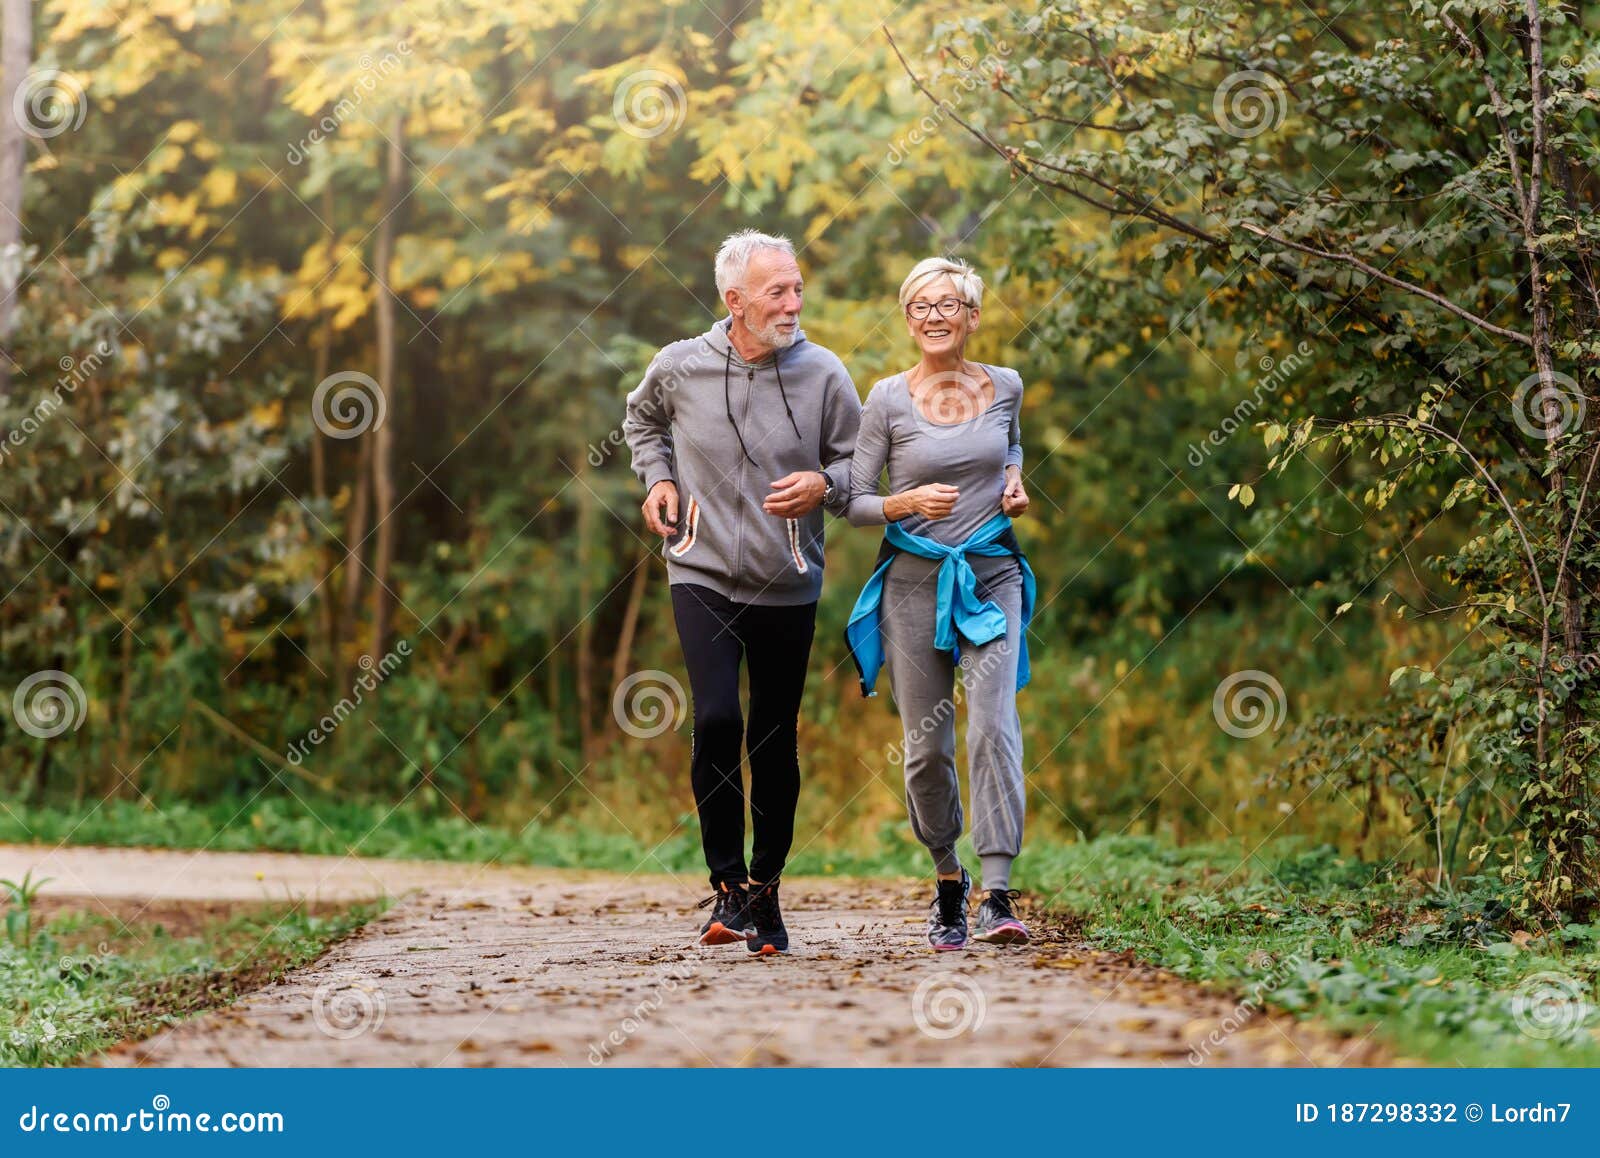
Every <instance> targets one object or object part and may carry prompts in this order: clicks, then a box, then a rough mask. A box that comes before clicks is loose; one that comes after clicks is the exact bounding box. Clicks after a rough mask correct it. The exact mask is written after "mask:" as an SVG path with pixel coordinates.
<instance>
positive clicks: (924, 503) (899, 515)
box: [883, 483, 961, 522]
mask: <svg viewBox="0 0 1600 1158" xmlns="http://www.w3.org/2000/svg"><path fill="white" fill-rule="evenodd" d="M960 495H961V490H960V488H959V487H953V486H951V485H950V484H949V483H929V484H928V485H927V486H921V487H913V488H912V489H911V490H908V491H901V492H900V493H899V494H897V495H890V496H889V497H888V498H887V499H885V500H884V501H883V513H884V516H885V517H886V518H888V519H889V521H890V522H895V521H896V520H899V519H903V518H905V517H906V516H907V515H921V516H922V517H923V518H925V519H943V518H948V517H949V515H950V512H951V511H952V510H954V509H955V505H956V499H957V498H958V497H960Z"/></svg>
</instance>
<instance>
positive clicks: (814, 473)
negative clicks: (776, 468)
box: [761, 470, 828, 519]
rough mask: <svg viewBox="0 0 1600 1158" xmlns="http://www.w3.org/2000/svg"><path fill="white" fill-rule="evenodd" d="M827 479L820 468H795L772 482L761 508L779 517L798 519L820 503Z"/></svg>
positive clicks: (826, 487) (825, 489)
mask: <svg viewBox="0 0 1600 1158" xmlns="http://www.w3.org/2000/svg"><path fill="white" fill-rule="evenodd" d="M827 489H828V480H827V478H826V477H825V476H824V475H823V473H822V472H821V471H820V470H797V471H795V472H794V473H793V474H786V475H784V476H783V477H782V478H780V479H779V480H778V481H777V482H775V483H773V484H772V493H771V494H770V495H768V496H767V497H766V500H765V501H764V502H763V503H762V504H761V509H762V510H764V511H766V512H767V514H769V515H776V516H777V517H778V518H780V519H798V518H799V517H800V516H801V515H809V514H810V513H811V512H812V511H814V510H816V509H817V508H818V507H819V506H821V505H822V496H823V493H824V492H826V491H827Z"/></svg>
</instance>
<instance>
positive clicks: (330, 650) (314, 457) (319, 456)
mask: <svg viewBox="0 0 1600 1158" xmlns="http://www.w3.org/2000/svg"><path fill="white" fill-rule="evenodd" d="M322 220H323V222H324V223H325V224H326V225H327V227H328V246H329V250H330V254H331V251H332V247H333V185H332V184H331V183H329V184H327V185H324V186H323V187H322ZM317 329H318V333H317V360H316V371H315V378H316V380H317V381H318V382H322V381H324V380H325V379H326V378H327V377H328V367H329V363H330V361H331V360H332V357H333V314H332V312H330V311H326V310H325V311H323V315H322V323H321V325H319V326H318V328H317ZM311 494H312V497H313V498H315V499H316V500H317V504H318V505H319V506H321V505H322V504H323V503H324V502H325V501H326V500H327V498H328V437H327V435H325V434H323V433H322V428H321V427H320V426H318V425H317V424H316V423H312V424H311ZM319 556H320V562H319V563H318V564H317V569H318V570H319V571H320V572H321V574H322V576H323V580H322V586H321V588H320V590H319V591H318V592H317V613H318V616H319V619H320V626H321V629H322V653H323V656H324V657H325V662H326V663H327V665H328V670H327V673H326V674H325V676H324V678H325V679H326V680H328V681H329V688H328V690H329V692H330V693H332V694H334V695H338V694H340V693H339V692H337V691H336V690H335V689H337V688H338V687H340V685H339V684H337V683H333V682H332V681H334V680H336V679H338V678H340V675H341V673H340V671H339V615H338V606H337V604H336V603H335V600H334V578H333V573H334V571H335V569H336V568H337V567H338V563H337V562H336V560H335V553H334V550H333V547H332V546H331V545H329V546H325V547H323V549H322V550H321V551H320V552H319Z"/></svg>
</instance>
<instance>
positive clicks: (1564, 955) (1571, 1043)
mask: <svg viewBox="0 0 1600 1158" xmlns="http://www.w3.org/2000/svg"><path fill="white" fill-rule="evenodd" d="M308 804H309V805H310V806H311V807H312V808H314V810H315V813H314V815H313V814H312V812H311V811H309V810H308V807H307V805H308ZM69 837H70V840H71V842H72V843H80V844H88V843H97V844H115V845H156V846H165V847H178V848H200V847H210V848H213V849H235V850H251V849H275V850H283V851H303V852H312V853H331V854H343V853H347V852H355V853H360V854H361V855H366V856H386V857H417V858H434V859H443V860H464V861H474V862H485V861H497V862H499V863H504V864H538V865H550V866H556V867H583V868H590V869H612V870H617V871H622V872H627V871H632V870H634V869H636V868H640V867H642V868H643V869H644V870H645V871H671V872H673V873H678V874H681V875H685V876H687V877H690V878H691V879H695V880H699V879H702V876H703V872H704V869H703V866H702V865H701V861H700V849H699V836H698V829H697V828H696V827H695V825H694V823H693V819H692V817H686V818H684V823H683V824H682V825H680V827H679V830H678V831H677V832H676V833H674V834H673V835H672V836H670V837H669V838H668V839H667V840H665V841H664V842H663V843H661V844H659V845H657V846H654V847H650V846H645V845H641V844H640V843H639V842H637V841H635V840H634V839H632V838H631V837H628V836H626V835H622V834H616V833H603V832H596V831H592V830H583V829H577V828H573V827H568V826H564V825H561V824H551V825H540V824H533V825H529V826H527V827H525V828H523V829H522V830H521V831H520V832H512V831H509V830H503V829H498V828H485V827H479V826H475V825H472V824H471V823H469V822H467V821H466V820H464V819H462V818H460V817H458V816H446V817H437V816H429V815H426V814H424V813H422V812H421V811H418V810H412V809H401V810H399V811H395V812H393V813H391V812H390V811H389V808H388V807H387V806H386V805H382V804H378V803H359V802H353V801H331V800H330V801H324V800H316V801H310V802H301V801H297V800H293V799H284V798H276V797H274V798H262V799H260V800H258V801H256V802H255V803H254V804H253V805H252V806H251V807H250V808H248V809H242V808H241V807H240V806H239V805H238V804H215V805H208V806H196V805H174V806H170V807H166V808H163V809H162V810H161V811H159V812H157V811H154V810H150V809H146V808H142V807H139V806H136V805H133V804H129V803H126V802H110V803H107V804H105V805H103V806H102V807H100V808H99V809H97V810H95V811H94V812H93V813H91V814H90V815H89V816H87V817H83V816H81V815H80V814H78V813H77V812H74V811H71V810H68V809H63V808H49V807H46V808H23V807H22V806H20V805H15V804H12V805H9V806H8V807H6V808H0V840H8V841H22V840H36V841H40V842H44V843H49V844H55V843H59V842H61V841H64V840H67V839H69ZM859 844H860V846H861V847H866V848H870V849H871V850H872V851H871V852H869V853H860V852H848V851H840V850H835V849H829V850H822V849H816V848H807V849H803V850H801V851H800V852H799V853H798V855H797V856H796V857H795V858H794V860H793V861H792V863H791V865H790V868H789V872H790V873H791V874H792V875H810V874H821V875H827V874H844V875H852V876H918V877H920V876H924V875H926V874H927V862H926V854H925V853H924V852H923V850H922V849H921V848H920V847H918V846H916V845H915V844H914V843H913V842H912V841H911V840H910V838H909V835H908V833H907V829H906V826H905V825H904V824H897V825H885V826H884V827H883V828H882V829H881V830H880V831H879V832H878V833H877V834H876V836H875V837H874V838H872V839H869V840H863V841H861V842H859ZM964 855H965V856H966V857H967V858H968V859H969V863H975V860H976V858H975V857H972V856H971V850H970V848H967V849H964ZM1016 884H1017V885H1018V886H1019V887H1021V888H1024V889H1026V890H1028V891H1029V892H1030V893H1031V895H1032V896H1033V897H1034V898H1035V899H1036V900H1038V901H1040V902H1045V903H1048V904H1049V905H1050V906H1051V907H1052V909H1054V910H1057V911H1059V912H1062V913H1065V914H1067V915H1068V916H1069V918H1070V920H1071V922H1072V923H1073V924H1074V925H1075V926H1076V927H1077V928H1078V929H1080V930H1081V932H1082V933H1083V935H1084V936H1085V937H1086V938H1087V939H1089V940H1090V941H1092V942H1093V943H1094V944H1096V945H1098V946H1100V947H1102V948H1105V949H1110V950H1124V949H1126V950H1131V951H1133V952H1134V953H1135V954H1137V955H1138V956H1139V957H1141V958H1143V959H1145V960H1147V961H1150V962H1152V963H1154V964H1157V965H1162V966H1165V967H1167V968H1169V969H1171V970H1173V971H1174V972H1176V973H1178V974H1180V975H1182V976H1184V977H1188V978H1191V979H1194V980H1197V981H1201V982H1206V983H1210V984H1214V985H1217V986H1220V987H1222V988H1224V989H1226V990H1228V991H1230V992H1233V993H1237V994H1243V995H1246V996H1247V997H1249V998H1251V999H1252V1000H1253V1001H1255V1002H1256V1003H1257V1004H1259V1003H1261V1002H1265V1003H1267V1004H1270V1005H1272V1006H1275V1007H1278V1008H1281V1009H1284V1010H1287V1011H1289V1012H1291V1013H1294V1014H1296V1015H1301V1016H1316V1017H1317V1018H1319V1019H1320V1020H1321V1021H1322V1022H1323V1023H1324V1024H1327V1025H1329V1026H1331V1027H1332V1028H1334V1029H1337V1030H1344V1031H1350V1032H1353V1033H1356V1034H1365V1033H1366V1032H1367V1031H1368V1030H1369V1029H1371V1028H1372V1027H1374V1026H1377V1027H1378V1028H1377V1030H1376V1032H1375V1034H1374V1037H1375V1038H1376V1040H1379V1041H1381V1042H1383V1043H1385V1044H1386V1045H1388V1046H1389V1047H1390V1048H1391V1049H1392V1050H1393V1051H1394V1052H1396V1053H1397V1054H1399V1055H1401V1056H1402V1057H1406V1058H1411V1059H1415V1060H1418V1061H1423V1062H1427V1063H1431V1064H1438V1065H1467V1066H1482V1065H1508V1066H1527V1065H1545V1066H1549V1065H1600V925H1581V926H1580V925H1568V926H1565V927H1564V928H1556V929H1550V930H1541V931H1538V932H1537V934H1536V935H1529V934H1528V933H1526V932H1514V931H1512V930H1511V929H1510V928H1509V927H1508V926H1507V925H1506V924H1505V922H1504V921H1503V920H1502V917H1503V914H1504V911H1505V906H1504V904H1503V902H1502V900H1501V898H1500V897H1499V896H1498V894H1497V889H1496V888H1495V886H1494V884H1493V883H1492V882H1490V881H1488V880H1486V879H1484V878H1474V879H1471V880H1468V881H1465V882H1458V883H1457V884H1456V885H1455V886H1454V887H1452V888H1446V889H1444V890H1438V889H1434V888H1432V887H1430V886H1429V885H1428V884H1427V883H1426V882H1425V881H1420V880H1418V879H1417V878H1416V877H1414V876H1413V875H1411V874H1409V873H1408V872H1406V871H1404V869H1403V867H1401V868H1397V867H1393V866H1378V865H1370V864H1363V863H1361V862H1359V861H1357V860H1355V859H1353V858H1350V857H1346V856H1341V855H1340V854H1339V853H1337V852H1336V851H1335V850H1334V849H1332V848H1331V847H1329V846H1326V845H1315V844H1311V843H1308V842H1306V841H1305V840H1303V839H1292V838H1285V839H1279V840H1276V841H1273V842H1271V843H1269V844H1268V845H1265V846H1263V847H1262V848H1260V849H1258V850H1255V852H1254V853H1253V854H1247V852H1246V850H1244V849H1242V848H1240V847H1237V846H1234V845H1231V844H1220V843H1219V844H1197V845H1187V846H1184V847H1181V848H1175V847H1172V846H1171V845H1169V844H1166V843H1164V842H1162V841H1161V840H1159V839H1157V838H1154V837H1148V836H1114V837H1101V838H1098V839H1095V840H1092V841H1088V842H1084V843H1078V844H1060V843H1055V844H1047V843H1043V842H1038V841H1036V842H1034V843H1033V844H1030V845H1029V847H1028V848H1027V850H1026V852H1025V854H1024V856H1023V857H1022V858H1021V859H1020V860H1019V861H1018V863H1017V877H1016ZM1541 985H1542V987H1541ZM1541 995H1544V996H1547V997H1550V998H1553V999H1554V1000H1550V1001H1541V1000H1540V997H1541ZM1550 1030H1555V1031H1556V1032H1553V1033H1548V1035H1545V1034H1547V1031H1550ZM1542 1035H1544V1036H1542Z"/></svg>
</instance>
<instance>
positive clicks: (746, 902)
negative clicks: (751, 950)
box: [696, 881, 754, 945]
mask: <svg viewBox="0 0 1600 1158" xmlns="http://www.w3.org/2000/svg"><path fill="white" fill-rule="evenodd" d="M707 905H710V906H711V916H710V918H709V919H707V921H706V923H705V924H704V925H701V926H700V944H702V945H732V944H735V943H737V942H739V941H747V940H749V939H750V936H751V934H752V933H753V932H754V930H753V929H752V928H751V926H750V894H749V893H747V892H745V888H744V886H743V885H730V884H728V883H727V882H726V881H724V882H723V883H722V884H721V885H720V886H718V888H717V891H716V892H715V893H713V894H711V896H709V897H707V898H706V899H705V900H703V901H701V902H700V903H699V905H697V906H696V908H701V909H703V908H705V907H706V906H707Z"/></svg>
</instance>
